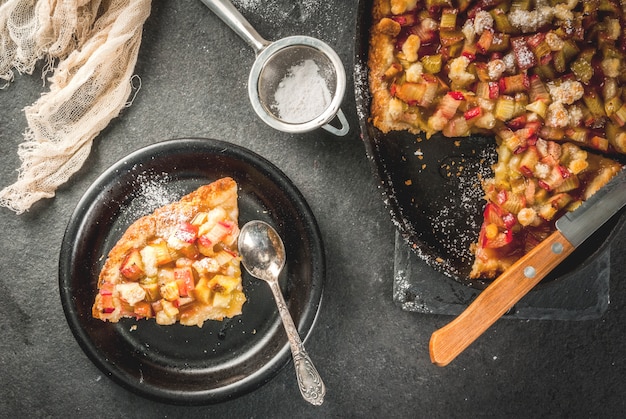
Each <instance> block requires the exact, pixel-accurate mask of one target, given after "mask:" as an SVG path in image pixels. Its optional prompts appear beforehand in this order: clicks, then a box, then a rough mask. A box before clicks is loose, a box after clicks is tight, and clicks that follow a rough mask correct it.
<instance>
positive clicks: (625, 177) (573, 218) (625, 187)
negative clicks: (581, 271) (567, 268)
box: [556, 169, 626, 247]
mask: <svg viewBox="0 0 626 419" xmlns="http://www.w3.org/2000/svg"><path fill="white" fill-rule="evenodd" d="M624 205H626V169H622V170H621V171H620V173H618V174H617V175H616V176H613V178H612V179H611V180H610V181H609V182H608V183H607V184H606V185H604V186H603V187H602V188H600V189H599V190H598V191H597V192H596V193H594V194H593V195H591V197H589V199H587V200H586V201H585V202H583V203H582V205H581V206H580V207H578V208H576V210H574V211H572V212H568V213H566V214H565V215H563V216H562V217H561V218H559V219H558V220H557V222H556V228H557V229H558V230H559V231H560V232H561V234H563V236H565V238H566V239H567V241H568V242H570V243H571V244H572V246H574V247H578V246H580V245H581V244H582V243H583V242H584V241H585V240H587V238H588V237H589V236H591V235H592V234H593V233H594V232H595V231H596V230H597V229H599V228H600V227H601V226H602V224H604V223H605V222H606V221H608V220H609V219H610V218H611V217H612V216H614V215H615V214H616V213H617V212H618V211H619V210H620V209H622V208H623V207H624Z"/></svg>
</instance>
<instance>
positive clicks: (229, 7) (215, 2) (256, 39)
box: [202, 0, 270, 54]
mask: <svg viewBox="0 0 626 419" xmlns="http://www.w3.org/2000/svg"><path fill="white" fill-rule="evenodd" d="M202 3H204V4H205V5H206V6H207V7H208V8H209V9H211V11H212V12H213V13H215V14H216V15H217V17H219V18H220V19H222V21H223V22H224V23H226V24H227V25H228V26H229V27H230V28H231V29H232V30H233V31H235V33H236V34H237V35H239V36H240V37H241V39H243V40H244V41H246V42H247V43H248V44H249V45H250V46H251V47H252V48H254V52H255V53H257V54H258V53H259V52H261V51H262V50H263V49H264V48H265V47H267V46H268V45H269V44H270V42H269V41H267V40H265V39H263V37H262V36H261V35H259V33H258V32H257V31H256V29H254V28H253V27H252V25H250V23H249V22H248V21H247V20H246V18H245V17H243V15H242V14H241V13H239V10H237V8H235V6H233V4H232V3H231V2H230V1H228V0H202Z"/></svg>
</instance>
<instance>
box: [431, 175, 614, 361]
mask: <svg viewBox="0 0 626 419" xmlns="http://www.w3.org/2000/svg"><path fill="white" fill-rule="evenodd" d="M625 204H626V169H622V170H621V171H620V173H619V174H617V175H616V176H614V177H613V178H612V179H611V180H610V181H609V182H608V183H607V184H606V185H604V186H603V187H602V188H600V190H598V191H597V192H596V193H595V194H593V195H592V196H591V197H590V198H589V199H587V200H586V201H585V202H583V204H582V205H581V206H580V207H578V208H577V209H576V210H574V211H572V212H569V213H566V214H565V215H563V216H562V217H561V218H559V219H558V220H557V222H556V231H555V232H554V233H552V234H551V235H550V236H548V237H547V238H546V239H545V240H544V241H542V242H541V243H540V244H539V245H537V246H536V247H535V248H533V249H532V250H531V251H530V252H528V253H527V254H526V255H525V256H524V257H522V258H520V259H519V260H518V261H517V262H515V263H514V264H513V265H512V266H511V267H510V268H509V269H507V270H506V271H505V272H504V273H502V274H501V275H500V276H499V277H498V278H497V279H496V280H495V281H493V282H492V283H491V284H490V285H489V286H488V287H487V288H485V289H484V290H483V291H482V292H481V293H480V294H479V295H478V297H476V299H475V300H474V301H473V302H472V303H471V304H470V305H469V306H468V307H467V308H466V309H465V311H463V313H461V314H460V315H459V316H458V317H456V318H455V319H454V320H453V321H452V322H450V323H448V324H447V325H445V326H444V327H442V328H441V329H438V330H436V331H435V332H434V333H433V334H432V336H431V338H430V345H429V350H430V359H431V361H432V362H433V364H435V365H438V366H441V367H443V366H446V365H448V364H449V363H450V362H451V361H452V360H454V359H455V358H456V357H457V356H458V355H459V354H460V353H461V352H463V350H465V349H466V348H467V347H468V346H469V345H470V344H471V343H472V342H474V340H476V339H477V338H478V337H479V336H480V335H481V334H482V333H483V332H484V331H485V330H487V329H488V328H489V327H490V326H491V325H492V324H494V323H495V322H496V320H498V319H499V318H500V317H501V316H502V315H503V314H504V313H506V312H507V311H508V310H509V309H510V308H511V307H513V306H514V305H515V304H516V303H517V302H518V301H519V300H520V299H521V298H522V297H523V296H524V295H526V294H527V293H528V292H529V291H530V290H531V289H532V288H533V287H534V286H535V285H537V284H538V283H539V282H540V281H541V280H542V279H543V278H544V277H545V276H546V275H547V274H548V273H550V272H551V271H552V269H554V268H556V267H557V266H558V265H559V264H560V263H561V262H562V261H563V260H564V259H565V258H566V257H567V256H568V255H569V254H571V253H572V252H573V251H574V249H576V247H578V246H579V245H580V244H581V243H583V242H584V241H585V240H586V239H587V238H588V237H589V236H591V234H593V233H594V232H595V231H596V230H597V229H598V228H600V227H601V226H602V225H603V224H604V223H605V222H606V221H607V220H609V219H610V218H611V217H612V216H613V215H615V214H616V213H617V212H618V211H619V210H620V209H622V207H624V205H625Z"/></svg>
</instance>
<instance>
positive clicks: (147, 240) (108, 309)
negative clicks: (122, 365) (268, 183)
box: [92, 178, 246, 327]
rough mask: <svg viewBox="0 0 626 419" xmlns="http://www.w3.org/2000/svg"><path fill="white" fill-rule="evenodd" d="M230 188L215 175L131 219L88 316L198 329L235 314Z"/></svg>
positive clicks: (233, 191) (237, 275)
mask: <svg viewBox="0 0 626 419" xmlns="http://www.w3.org/2000/svg"><path fill="white" fill-rule="evenodd" d="M238 215H239V209H238V206H237V184H236V183H235V181H234V180H233V179H231V178H222V179H219V180H217V181H215V182H213V183H211V184H209V185H205V186H202V187H200V188H198V189H197V190H195V191H194V192H192V193H190V194H188V195H186V196H184V197H182V198H181V199H180V200H179V201H178V202H174V203H171V204H169V205H166V206H164V207H161V208H158V209H157V210H155V211H154V212H153V213H152V214H150V215H146V216H144V217H142V218H140V219H138V220H137V221H135V222H134V223H133V224H132V225H131V226H130V227H128V229H127V230H126V232H125V233H124V234H123V236H122V237H121V239H120V240H119V241H118V242H117V243H116V245H115V246H114V247H113V249H112V250H111V252H110V253H109V255H108V258H107V260H106V262H105V264H104V267H103V269H102V271H101V273H100V277H99V279H98V293H97V295H96V297H95V302H94V304H93V309H92V314H93V316H94V317H95V318H98V319H101V320H108V321H111V322H117V321H119V319H120V318H122V317H133V318H155V321H156V322H157V323H158V324H161V325H170V324H173V323H176V322H177V321H178V322H180V323H181V324H183V325H186V326H192V325H197V326H200V327H201V326H202V324H203V322H204V321H206V320H223V319H224V318H225V317H233V316H236V315H239V314H241V309H242V306H243V304H244V302H245V301H246V297H245V295H244V293H243V288H242V284H241V270H240V258H239V255H238V253H237V244H236V243H237V237H238V234H239V227H238V223H237V218H238Z"/></svg>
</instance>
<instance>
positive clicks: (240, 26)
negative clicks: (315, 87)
mask: <svg viewBox="0 0 626 419" xmlns="http://www.w3.org/2000/svg"><path fill="white" fill-rule="evenodd" d="M202 2H203V3H204V4H205V5H206V6H208V7H209V8H210V9H211V10H212V11H213V12H214V13H215V14H216V15H217V16H218V17H219V18H220V19H222V20H223V21H224V22H225V23H226V24H227V25H228V26H229V27H230V28H231V29H232V30H234V31H235V33H237V34H238V35H239V36H240V37H241V38H242V39H244V40H245V41H246V42H247V43H248V44H249V45H250V46H251V47H252V48H253V49H254V50H255V53H256V59H255V61H254V64H253V65H252V69H251V71H250V76H249V78H248V96H249V97H250V102H251V103H252V107H253V108H254V110H255V112H256V113H257V115H258V116H259V117H260V118H261V119H262V120H263V121H264V122H265V123H267V124H268V125H270V126H271V127H273V128H276V129H278V130H281V131H284V132H291V133H299V132H308V131H312V130H314V129H316V128H319V127H321V128H323V129H325V130H327V131H328V132H331V133H333V134H335V135H337V136H343V135H346V134H347V133H348V131H349V125H348V121H347V120H346V117H345V115H344V114H343V112H342V111H341V109H340V105H341V102H342V100H343V95H344V92H345V88H346V73H345V70H344V67H343V64H342V62H341V59H340V58H339V56H338V55H337V53H336V52H335V51H334V50H333V49H332V48H331V47H329V46H328V45H327V44H326V43H324V42H322V41H321V40H319V39H317V38H312V37H309V36H290V37H286V38H283V39H280V40H278V41H275V42H269V41H267V40H265V39H264V38H263V37H261V36H260V35H259V34H258V32H257V31H256V30H255V29H254V28H253V27H252V26H251V25H250V24H249V22H248V21H247V20H246V19H245V18H244V17H243V16H242V15H241V13H239V11H238V10H237V9H236V8H235V7H234V6H233V5H232V3H230V2H229V1H227V0H202ZM310 62H312V63H314V65H315V66H316V67H317V75H318V76H317V77H319V78H321V79H322V80H323V82H324V84H325V88H326V89H327V90H328V94H329V100H328V101H327V103H326V102H324V106H323V107H322V108H319V111H318V112H316V113H315V115H310V116H309V117H307V118H304V119H301V118H297V119H292V118H289V117H285V116H284V115H282V114H281V112H279V110H280V109H279V106H278V103H277V100H276V94H277V92H278V89H279V88H280V87H281V82H283V81H285V80H286V78H288V77H290V75H291V74H290V72H291V71H292V70H293V69H294V68H295V67H296V66H299V65H303V64H305V63H310ZM317 77H316V79H315V80H314V79H312V78H311V79H309V80H305V81H304V82H303V83H302V87H303V89H302V91H299V90H296V91H295V92H294V94H295V95H297V94H306V90H305V89H304V87H307V88H310V87H311V85H312V84H314V82H315V81H317ZM302 99H303V100H306V98H305V97H303V98H302ZM335 117H336V118H337V119H338V121H339V124H340V126H339V128H337V127H335V126H333V125H330V124H329V122H330V121H332V120H333V119H334V118H335Z"/></svg>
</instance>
